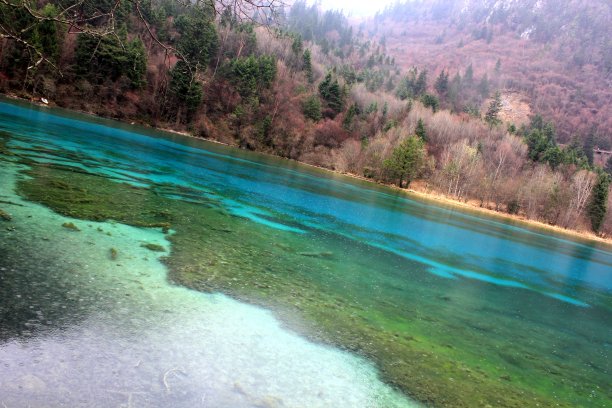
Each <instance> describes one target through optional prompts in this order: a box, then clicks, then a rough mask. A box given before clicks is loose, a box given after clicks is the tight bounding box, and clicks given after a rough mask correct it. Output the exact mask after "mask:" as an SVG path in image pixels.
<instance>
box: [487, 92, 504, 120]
mask: <svg viewBox="0 0 612 408" xmlns="http://www.w3.org/2000/svg"><path fill="white" fill-rule="evenodd" d="M501 108H502V102H501V94H500V93H499V91H497V92H495V96H494V97H493V100H492V101H491V103H490V104H489V109H487V113H486V114H485V122H487V123H488V124H489V126H491V127H492V126H495V125H498V124H499V123H500V120H499V118H498V115H499V112H500V111H501Z"/></svg>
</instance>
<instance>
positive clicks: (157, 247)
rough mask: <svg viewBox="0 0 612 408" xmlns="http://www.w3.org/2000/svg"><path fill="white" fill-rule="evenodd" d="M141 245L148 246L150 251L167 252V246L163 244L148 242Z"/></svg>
mask: <svg viewBox="0 0 612 408" xmlns="http://www.w3.org/2000/svg"><path fill="white" fill-rule="evenodd" d="M140 246H141V247H143V248H147V249H148V250H149V251H154V252H166V248H164V247H163V246H161V245H158V244H151V243H146V244H142V245H140Z"/></svg>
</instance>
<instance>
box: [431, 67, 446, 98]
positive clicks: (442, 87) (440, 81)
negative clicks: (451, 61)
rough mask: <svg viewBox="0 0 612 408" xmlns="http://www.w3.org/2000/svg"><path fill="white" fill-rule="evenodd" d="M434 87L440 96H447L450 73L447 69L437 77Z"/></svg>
mask: <svg viewBox="0 0 612 408" xmlns="http://www.w3.org/2000/svg"><path fill="white" fill-rule="evenodd" d="M434 87H435V88H436V91H437V92H438V95H440V96H445V95H446V93H447V92H448V73H447V72H446V71H445V70H442V72H440V75H438V78H436V83H435V85H434Z"/></svg>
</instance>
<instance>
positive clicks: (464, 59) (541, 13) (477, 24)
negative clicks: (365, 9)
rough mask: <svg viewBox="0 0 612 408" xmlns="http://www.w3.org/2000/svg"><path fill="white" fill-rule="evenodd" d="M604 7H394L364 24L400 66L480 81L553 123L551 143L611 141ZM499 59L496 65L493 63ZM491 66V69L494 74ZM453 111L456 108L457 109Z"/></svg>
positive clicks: (544, 2) (610, 41)
mask: <svg viewBox="0 0 612 408" xmlns="http://www.w3.org/2000/svg"><path fill="white" fill-rule="evenodd" d="M610 21H612V4H611V3H610V2H608V1H605V0H595V1H578V0H558V1H550V0H513V1H492V0H491V1H487V0H485V1H482V0H444V1H436V2H424V1H416V2H409V3H399V4H396V5H394V6H391V7H390V8H388V9H386V10H385V11H383V12H382V13H380V14H378V15H377V16H376V17H375V18H374V19H373V20H370V21H368V22H367V23H366V25H365V26H366V27H367V28H368V29H369V32H370V34H371V35H373V36H376V37H378V38H385V39H386V44H387V51H388V52H389V53H390V54H392V55H394V56H395V57H396V61H397V62H398V64H400V65H402V66H403V67H405V68H406V67H409V66H412V65H418V66H423V67H426V68H428V69H429V71H430V72H433V73H435V74H436V75H437V73H439V72H440V71H441V70H443V69H447V70H449V71H450V75H451V77H452V76H453V75H454V74H455V73H459V74H460V75H464V74H465V70H466V69H467V67H468V66H469V65H470V64H472V66H473V70H474V75H476V76H477V77H482V76H484V75H487V76H488V78H489V79H490V80H492V85H493V86H495V87H499V88H501V89H507V90H511V91H519V92H521V93H522V94H523V95H524V96H525V98H526V99H527V100H528V101H529V104H530V106H531V110H532V111H533V112H534V113H540V114H542V115H543V116H544V117H546V118H547V119H548V120H552V121H554V122H555V124H556V125H557V130H558V137H559V141H561V142H564V143H567V142H569V141H570V140H571V138H572V136H574V135H576V136H579V137H581V138H583V139H584V138H585V137H586V136H587V135H588V134H589V133H591V132H593V131H594V132H595V133H597V135H598V137H599V139H600V140H598V142H599V144H601V145H602V147H606V148H608V147H610V145H611V144H612V139H611V137H612V136H611V135H610V129H611V128H612V25H610V24H609V22H610ZM498 61H499V65H498ZM496 67H497V68H498V69H497V70H496ZM456 108H458V109H461V108H463V106H461V104H458V105H457V106H456Z"/></svg>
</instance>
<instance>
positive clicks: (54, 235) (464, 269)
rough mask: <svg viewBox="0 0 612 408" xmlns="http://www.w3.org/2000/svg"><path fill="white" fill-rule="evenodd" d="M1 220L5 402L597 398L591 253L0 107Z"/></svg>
mask: <svg viewBox="0 0 612 408" xmlns="http://www.w3.org/2000/svg"><path fill="white" fill-rule="evenodd" d="M75 197H77V198H78V199H76V200H75ZM0 210H2V211H3V212H4V213H5V214H8V215H9V217H5V218H10V219H6V220H3V219H2V218H0V319H1V320H0V406H6V407H10V408H12V407H27V406H53V407H56V406H57V407H59V406H66V407H77V406H87V407H89V406H100V407H106V406H125V407H128V406H129V407H142V406H147V407H149V406H151V407H157V406H160V407H168V406H176V407H195V406H203V407H409V406H421V405H425V406H516V407H519V406H552V405H558V406H568V407H570V406H585V407H586V406H602V407H604V406H610V404H612V387H610V378H611V377H610V369H611V365H612V364H611V362H610V361H611V359H610V350H611V347H612V247H610V246H607V245H605V244H601V243H595V242H590V241H587V240H577V239H569V238H567V237H566V236H563V235H555V234H553V233H551V232H548V231H543V230H539V229H535V228H533V229H529V228H527V227H525V226H523V224H519V223H515V222H511V221H506V220H503V219H501V218H488V217H484V216H482V215H478V214H476V213H474V212H470V211H468V210H459V209H457V208H453V207H444V206H441V205H438V204H433V203H431V202H428V201H423V200H419V199H416V198H413V197H411V196H409V195H408V194H404V193H403V192H398V191H395V190H392V189H388V188H385V187H382V186H377V185H374V184H371V183H367V182H362V181H359V180H353V179H349V178H347V177H344V176H340V175H337V174H333V173H330V172H325V171H322V170H318V169H314V168H310V167H307V166H303V165H300V164H297V163H295V162H291V161H287V160H282V159H278V158H274V157H270V156H266V155H260V154H255V153H252V152H246V151H243V150H238V149H234V148H229V147H225V146H221V145H217V144H213V143H208V142H204V141H201V140H197V139H193V138H188V137H184V136H180V135H173V134H168V133H163V132H157V131H154V130H150V129H145V128H141V127H138V126H131V125H126V124H121V123H117V122H113V121H108V120H102V119H97V118H93V117H89V116H85V115H79V114H72V113H68V112H65V111H61V110H51V109H47V108H38V107H33V106H30V105H27V104H23V103H15V102H11V101H3V100H0ZM147 225H148V226H147ZM2 404H4V405H2Z"/></svg>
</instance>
